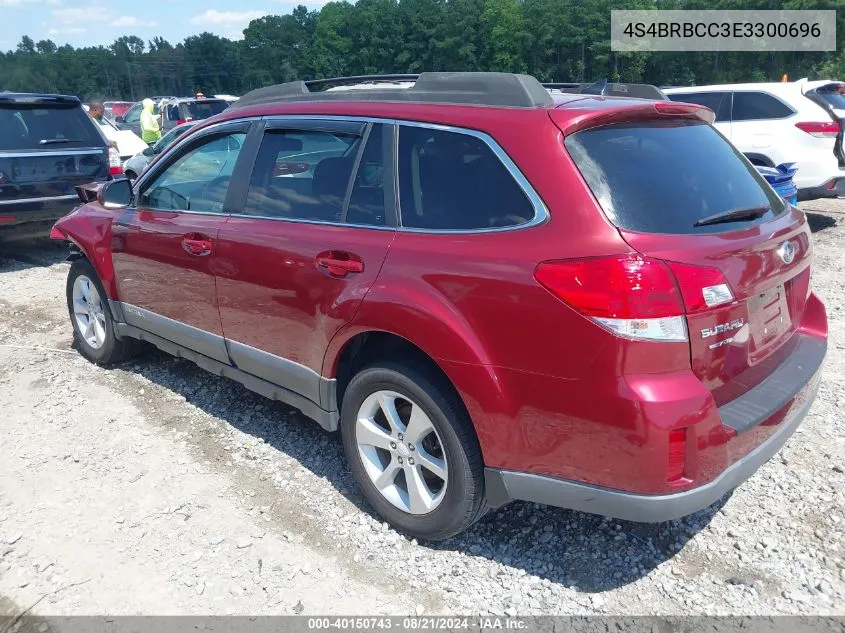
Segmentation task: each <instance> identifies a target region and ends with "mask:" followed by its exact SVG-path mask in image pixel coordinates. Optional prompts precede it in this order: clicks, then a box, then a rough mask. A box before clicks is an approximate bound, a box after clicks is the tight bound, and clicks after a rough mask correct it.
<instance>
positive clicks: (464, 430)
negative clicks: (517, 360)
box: [341, 363, 486, 540]
mask: <svg viewBox="0 0 845 633" xmlns="http://www.w3.org/2000/svg"><path fill="white" fill-rule="evenodd" d="M341 434H342V436H343V446H344V452H345V453H346V459H347V461H348V462H349V465H350V468H351V470H352V472H353V473H354V474H355V477H356V478H357V479H358V483H359V484H360V486H361V489H362V491H363V492H364V495H365V496H366V498H367V500H368V501H369V502H370V504H372V506H373V507H374V508H375V510H376V511H377V512H378V514H379V515H381V516H382V517H384V518H385V520H387V521H388V522H389V523H391V524H392V525H393V526H395V527H396V528H398V529H400V530H402V531H404V532H407V533H408V534H410V535H412V536H416V537H419V538H422V539H430V540H439V539H444V538H448V537H450V536H453V535H455V534H458V533H459V532H462V531H463V530H465V529H466V528H468V527H469V526H470V525H472V524H473V523H474V522H475V521H476V520H478V518H480V517H481V516H483V514H484V511H485V509H486V505H485V502H484V467H483V463H482V459H481V452H480V450H479V447H478V440H477V439H476V436H475V432H474V429H473V427H472V424H471V422H470V420H469V417H468V415H467V413H466V411H465V409H464V408H463V405H462V404H461V403H460V400H459V399H458V397H457V394H455V393H454V390H453V389H451V386H450V385H448V383H446V381H445V380H444V379H443V378H442V377H441V376H439V375H437V374H436V373H435V372H433V371H420V370H418V369H415V368H411V367H406V366H404V365H400V364H392V363H390V364H388V363H385V364H382V365H377V366H370V367H367V368H365V369H363V370H362V371H360V372H359V373H358V374H357V375H356V376H355V377H354V378H353V379H352V380H351V381H350V383H349V386H348V387H347V389H346V391H345V394H344V398H343V406H342V413H341Z"/></svg>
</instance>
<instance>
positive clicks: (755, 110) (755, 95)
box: [731, 92, 794, 121]
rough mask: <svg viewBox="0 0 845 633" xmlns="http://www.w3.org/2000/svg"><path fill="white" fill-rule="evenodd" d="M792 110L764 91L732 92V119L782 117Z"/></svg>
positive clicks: (788, 114) (749, 119) (790, 113)
mask: <svg viewBox="0 0 845 633" xmlns="http://www.w3.org/2000/svg"><path fill="white" fill-rule="evenodd" d="M792 114H794V112H793V111H792V110H791V109H790V108H789V106H787V105H786V104H784V103H782V102H781V101H779V100H777V99H775V98H774V97H773V96H772V95H768V94H766V93H764V92H734V103H733V114H732V117H731V118H732V119H733V120H734V121H755V120H765V119H783V118H786V117H788V116H791V115H792Z"/></svg>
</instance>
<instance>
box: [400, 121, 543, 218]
mask: <svg viewBox="0 0 845 633" xmlns="http://www.w3.org/2000/svg"><path fill="white" fill-rule="evenodd" d="M399 199H400V206H401V212H402V226H404V227H409V228H417V229H432V230H472V229H489V228H497V227H509V226H517V225H520V224H525V223H526V222H529V221H531V219H532V218H533V217H534V207H533V206H532V204H531V202H530V201H529V200H528V198H527V197H526V195H525V192H524V191H523V190H522V188H521V187H520V186H519V184H518V183H517V182H516V181H515V180H514V178H513V176H512V175H511V174H510V172H509V171H508V170H507V168H506V167H505V166H504V165H503V164H502V161H500V160H499V158H498V157H497V156H496V154H495V153H494V152H493V150H492V149H491V148H490V146H489V145H487V143H485V142H484V141H483V140H481V139H480V138H477V137H475V136H471V135H469V134H463V133H459V132H448V131H444V130H436V129H430V128H425V127H412V126H400V128H399Z"/></svg>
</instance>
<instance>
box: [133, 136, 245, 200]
mask: <svg viewBox="0 0 845 633" xmlns="http://www.w3.org/2000/svg"><path fill="white" fill-rule="evenodd" d="M245 138H246V134H244V133H242V132H235V133H232V134H224V135H220V136H214V137H212V138H209V139H206V140H205V142H203V143H202V144H201V145H199V146H194V147H192V148H191V149H190V150H188V151H187V152H185V153H184V154H183V155H182V156H180V157H179V158H177V159H176V161H175V162H173V163H171V164H170V165H168V166H167V167H166V168H165V169H164V170H163V171H162V172H161V173H159V174H158V175H157V176H156V177H155V179H154V180H153V182H151V183H150V184H148V185H146V186H145V187H144V190H143V191H142V192H141V194H140V197H139V203H138V204H139V206H140V207H145V208H149V209H160V210H174V211H198V212H204V213H222V212H223V202H224V201H225V199H226V193H227V192H228V190H229V181H230V180H231V178H232V172H233V171H234V169H235V162H236V161H237V159H238V155H239V154H240V151H241V147H243V143H244V139H245Z"/></svg>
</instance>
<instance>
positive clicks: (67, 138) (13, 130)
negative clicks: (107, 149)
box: [0, 103, 106, 151]
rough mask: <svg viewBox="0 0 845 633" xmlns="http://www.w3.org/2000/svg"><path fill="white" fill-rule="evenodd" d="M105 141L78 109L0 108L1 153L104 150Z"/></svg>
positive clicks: (9, 104) (26, 105) (7, 105)
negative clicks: (4, 151) (26, 150)
mask: <svg viewBox="0 0 845 633" xmlns="http://www.w3.org/2000/svg"><path fill="white" fill-rule="evenodd" d="M105 144H106V141H105V139H104V138H103V136H102V135H101V134H100V132H99V130H97V128H96V126H95V125H94V122H93V121H92V120H91V119H90V118H89V117H88V115H87V114H86V113H85V111H84V110H83V109H82V107H81V106H78V105H77V106H72V107H56V106H53V105H50V106H46V107H45V106H44V105H42V104H20V103H2V104H0V150H22V149H45V150H46V149H52V150H56V151H61V150H62V149H64V148H75V147H104V146H105Z"/></svg>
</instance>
